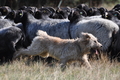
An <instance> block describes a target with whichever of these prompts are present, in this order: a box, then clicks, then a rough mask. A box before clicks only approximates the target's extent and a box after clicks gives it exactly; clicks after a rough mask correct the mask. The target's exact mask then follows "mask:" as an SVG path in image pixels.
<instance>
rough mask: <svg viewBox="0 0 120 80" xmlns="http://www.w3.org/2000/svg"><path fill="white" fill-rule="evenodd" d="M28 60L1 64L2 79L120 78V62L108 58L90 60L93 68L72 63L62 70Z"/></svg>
mask: <svg viewBox="0 0 120 80" xmlns="http://www.w3.org/2000/svg"><path fill="white" fill-rule="evenodd" d="M26 62H27V61H26V60H23V59H22V60H20V61H14V62H13V63H11V64H4V65H1V66H0V80H120V63H117V62H115V63H110V62H109V61H107V60H103V59H102V60H94V61H90V63H91V65H92V69H87V68H86V67H84V66H81V67H80V66H78V65H76V66H73V65H70V66H69V67H67V69H66V70H65V71H64V72H62V71H61V69H60V66H59V65H56V66H54V67H49V66H46V65H45V64H43V63H42V62H33V63H30V64H29V65H26Z"/></svg>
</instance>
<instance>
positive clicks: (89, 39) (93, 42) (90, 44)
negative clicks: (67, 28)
mask: <svg viewBox="0 0 120 80" xmlns="http://www.w3.org/2000/svg"><path fill="white" fill-rule="evenodd" d="M81 40H82V44H83V45H85V46H86V47H87V48H88V49H90V51H93V50H94V51H95V53H96V54H97V53H99V50H100V49H101V47H102V44H101V43H99V42H98V40H97V38H96V37H95V36H93V35H92V34H90V33H83V32H82V33H81Z"/></svg>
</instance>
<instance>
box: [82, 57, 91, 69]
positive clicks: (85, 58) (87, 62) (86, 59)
mask: <svg viewBox="0 0 120 80" xmlns="http://www.w3.org/2000/svg"><path fill="white" fill-rule="evenodd" d="M82 61H83V64H84V65H85V66H86V67H87V68H90V69H91V68H92V67H91V65H90V63H89V61H88V56H87V55H84V56H83V57H82Z"/></svg>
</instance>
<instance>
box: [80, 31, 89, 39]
mask: <svg viewBox="0 0 120 80" xmlns="http://www.w3.org/2000/svg"><path fill="white" fill-rule="evenodd" d="M81 34H82V38H83V39H84V40H89V39H90V36H89V34H88V33H83V32H82V33H81Z"/></svg>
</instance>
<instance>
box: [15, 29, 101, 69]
mask: <svg viewBox="0 0 120 80" xmlns="http://www.w3.org/2000/svg"><path fill="white" fill-rule="evenodd" d="M101 46H102V45H101V44H100V43H99V42H98V41H97V38H96V37H94V36H93V35H92V34H89V33H82V36H81V38H77V39H61V38H58V37H52V36H49V35H48V34H47V33H46V32H44V31H41V30H39V31H38V33H37V36H36V37H35V38H34V39H33V41H32V44H31V45H30V46H29V47H28V48H27V49H20V50H19V51H18V52H16V57H17V56H20V55H21V54H24V55H40V56H42V57H48V56H51V57H53V58H55V59H57V60H59V61H60V63H61V64H62V66H61V67H63V66H65V65H66V63H67V62H69V61H73V60H80V61H82V62H84V63H85V65H86V66H87V67H89V68H90V67H91V65H90V64H89V62H88V59H87V54H89V51H90V49H98V48H100V47H101Z"/></svg>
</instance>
